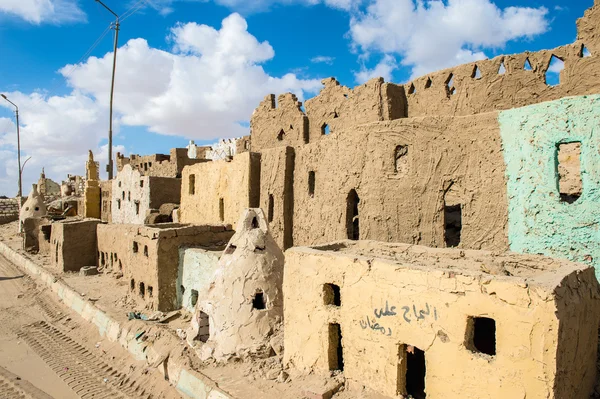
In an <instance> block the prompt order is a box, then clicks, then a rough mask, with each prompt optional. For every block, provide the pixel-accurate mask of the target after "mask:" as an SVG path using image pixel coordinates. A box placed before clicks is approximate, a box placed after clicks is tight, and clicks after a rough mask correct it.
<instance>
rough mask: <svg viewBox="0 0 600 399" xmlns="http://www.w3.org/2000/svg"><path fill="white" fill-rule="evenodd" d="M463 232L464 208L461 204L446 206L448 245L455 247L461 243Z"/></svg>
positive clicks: (445, 232)
mask: <svg viewBox="0 0 600 399" xmlns="http://www.w3.org/2000/svg"><path fill="white" fill-rule="evenodd" d="M461 233H462V208H461V205H460V204H458V205H446V206H444V241H445V242H446V247H448V248H453V247H457V246H458V245H459V244H460V235H461Z"/></svg>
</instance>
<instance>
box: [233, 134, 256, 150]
mask: <svg viewBox="0 0 600 399" xmlns="http://www.w3.org/2000/svg"><path fill="white" fill-rule="evenodd" d="M235 145H236V148H235V153H236V154H241V153H242V152H248V151H252V148H251V147H252V136H250V135H248V136H243V137H240V138H239V139H237V140H236V142H235Z"/></svg>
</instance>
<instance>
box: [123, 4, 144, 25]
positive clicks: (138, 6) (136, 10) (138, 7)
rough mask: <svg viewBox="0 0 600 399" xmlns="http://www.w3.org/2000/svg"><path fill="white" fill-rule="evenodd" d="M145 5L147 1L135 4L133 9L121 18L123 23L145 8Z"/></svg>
mask: <svg viewBox="0 0 600 399" xmlns="http://www.w3.org/2000/svg"><path fill="white" fill-rule="evenodd" d="M144 3H146V0H140V1H138V2H137V3H135V4H134V5H133V7H131V8H130V9H129V10H127V11H125V12H124V13H123V15H121V17H120V18H119V19H120V20H121V22H123V21H125V20H126V19H127V18H129V17H131V16H132V15H133V14H135V13H136V12H138V11H139V10H140V9H142V7H144V6H145V4H144Z"/></svg>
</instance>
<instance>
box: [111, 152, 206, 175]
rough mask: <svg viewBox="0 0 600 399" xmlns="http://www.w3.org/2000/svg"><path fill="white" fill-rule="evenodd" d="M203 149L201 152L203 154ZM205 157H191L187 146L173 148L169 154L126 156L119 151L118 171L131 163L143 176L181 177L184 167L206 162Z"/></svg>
mask: <svg viewBox="0 0 600 399" xmlns="http://www.w3.org/2000/svg"><path fill="white" fill-rule="evenodd" d="M202 153H203V151H201V152H200V155H202ZM206 161H207V160H206V159H204V158H197V159H190V158H189V157H188V149H187V148H172V149H171V151H170V153H169V155H165V154H153V155H144V156H140V155H135V154H131V155H130V156H129V157H125V156H124V155H123V154H121V153H117V171H118V172H120V171H121V170H123V168H124V167H125V165H130V166H131V168H132V169H134V170H137V171H138V172H139V173H140V174H141V175H143V176H155V177H173V178H180V177H181V172H182V170H183V168H184V167H185V166H187V165H195V164H197V163H202V162H206Z"/></svg>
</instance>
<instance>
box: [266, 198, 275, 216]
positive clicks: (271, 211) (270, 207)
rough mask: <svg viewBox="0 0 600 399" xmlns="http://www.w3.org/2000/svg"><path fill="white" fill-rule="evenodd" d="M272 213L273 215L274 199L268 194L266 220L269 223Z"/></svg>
mask: <svg viewBox="0 0 600 399" xmlns="http://www.w3.org/2000/svg"><path fill="white" fill-rule="evenodd" d="M274 213H275V198H274V197H273V194H269V206H268V209H267V220H268V221H269V223H271V222H272V221H273V217H274Z"/></svg>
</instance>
